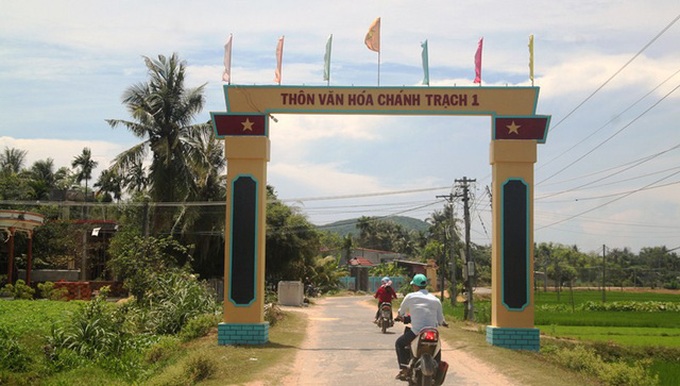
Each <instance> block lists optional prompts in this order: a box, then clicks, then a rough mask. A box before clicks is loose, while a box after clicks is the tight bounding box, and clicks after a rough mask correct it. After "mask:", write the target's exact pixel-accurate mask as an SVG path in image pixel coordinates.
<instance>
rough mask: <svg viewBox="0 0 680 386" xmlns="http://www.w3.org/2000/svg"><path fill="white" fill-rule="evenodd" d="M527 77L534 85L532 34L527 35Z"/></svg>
mask: <svg viewBox="0 0 680 386" xmlns="http://www.w3.org/2000/svg"><path fill="white" fill-rule="evenodd" d="M529 79H531V85H532V86H533V85H534V35H529Z"/></svg>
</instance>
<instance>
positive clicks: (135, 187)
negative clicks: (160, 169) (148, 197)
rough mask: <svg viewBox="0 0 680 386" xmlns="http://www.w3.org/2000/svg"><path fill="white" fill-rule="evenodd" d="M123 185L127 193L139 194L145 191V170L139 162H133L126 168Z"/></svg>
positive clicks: (146, 181) (146, 183)
mask: <svg viewBox="0 0 680 386" xmlns="http://www.w3.org/2000/svg"><path fill="white" fill-rule="evenodd" d="M123 185H124V186H125V187H126V189H127V191H128V193H140V192H142V191H144V190H145V189H146V186H147V185H148V179H147V177H146V168H145V167H144V165H142V162H141V160H140V161H139V162H133V163H132V164H131V165H129V166H128V167H127V173H126V175H125V177H124V178H123Z"/></svg>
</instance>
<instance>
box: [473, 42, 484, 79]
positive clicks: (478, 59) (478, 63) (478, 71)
mask: <svg viewBox="0 0 680 386" xmlns="http://www.w3.org/2000/svg"><path fill="white" fill-rule="evenodd" d="M483 44H484V38H481V39H479V45H478V46H477V52H476V53H475V83H479V85H480V86H481V85H482V45H483Z"/></svg>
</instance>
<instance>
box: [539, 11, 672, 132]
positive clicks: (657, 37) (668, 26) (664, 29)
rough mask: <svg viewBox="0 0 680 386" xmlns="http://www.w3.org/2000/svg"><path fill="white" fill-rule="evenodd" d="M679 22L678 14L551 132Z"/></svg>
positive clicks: (553, 127) (552, 129)
mask: <svg viewBox="0 0 680 386" xmlns="http://www.w3.org/2000/svg"><path fill="white" fill-rule="evenodd" d="M678 20H680V14H678V15H677V16H676V17H675V19H673V20H671V22H670V23H669V24H668V25H667V26H666V27H664V28H663V29H662V30H661V32H659V33H658V34H656V36H654V37H653V38H652V40H650V41H649V42H648V43H647V44H645V46H644V47H642V48H641V49H640V50H639V51H638V52H637V53H636V54H635V55H633V57H632V58H630V59H629V60H628V61H627V62H626V63H625V64H624V65H623V66H622V67H621V68H619V69H618V70H617V71H616V72H615V73H614V74H613V75H612V76H610V77H609V79H607V80H606V81H605V82H604V83H602V84H601V85H600V87H598V88H597V89H595V91H593V92H592V93H590V95H588V97H586V99H584V100H583V101H582V102H581V103H579V104H578V105H577V106H576V107H574V108H573V109H572V110H571V111H570V112H569V113H568V114H567V115H565V116H564V118H562V119H560V120H559V122H557V123H556V124H555V125H554V126H552V127H551V128H550V129H549V132H553V131H554V130H555V129H556V128H557V127H558V126H559V125H560V124H562V122H564V121H565V120H567V119H568V118H569V117H570V116H571V115H572V114H573V113H574V112H576V110H578V109H579V108H581V106H583V105H584V104H585V103H586V102H588V101H589V100H590V98H592V97H593V96H594V95H595V94H597V93H598V92H599V91H600V90H601V89H602V88H604V86H606V85H607V84H608V83H609V82H610V81H611V80H612V79H614V78H615V77H616V76H617V75H618V74H619V73H621V71H623V70H624V69H625V68H626V67H628V65H629V64H630V63H632V62H633V61H634V60H635V59H636V58H637V57H638V56H640V55H641V54H642V53H643V52H645V51H646V50H647V48H649V46H651V45H652V44H653V43H654V42H655V41H656V40H657V39H659V38H660V37H661V36H662V35H663V34H664V33H666V31H668V29H670V28H671V27H672V26H673V24H675V23H676V22H677V21H678Z"/></svg>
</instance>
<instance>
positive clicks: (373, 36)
mask: <svg viewBox="0 0 680 386" xmlns="http://www.w3.org/2000/svg"><path fill="white" fill-rule="evenodd" d="M364 42H365V43H366V47H368V49H369V50H371V51H375V52H380V18H377V19H375V20H374V21H373V24H371V28H369V29H368V32H367V33H366V38H365V39H364Z"/></svg>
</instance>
